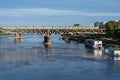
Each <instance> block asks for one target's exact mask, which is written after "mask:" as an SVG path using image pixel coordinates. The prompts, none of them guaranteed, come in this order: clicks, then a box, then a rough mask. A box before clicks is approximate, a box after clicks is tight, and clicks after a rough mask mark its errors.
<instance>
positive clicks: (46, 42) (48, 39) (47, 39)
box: [44, 36, 51, 44]
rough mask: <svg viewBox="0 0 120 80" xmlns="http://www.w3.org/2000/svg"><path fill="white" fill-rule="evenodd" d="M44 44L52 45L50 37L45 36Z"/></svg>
mask: <svg viewBox="0 0 120 80" xmlns="http://www.w3.org/2000/svg"><path fill="white" fill-rule="evenodd" d="M44 44H51V41H50V37H49V36H44Z"/></svg>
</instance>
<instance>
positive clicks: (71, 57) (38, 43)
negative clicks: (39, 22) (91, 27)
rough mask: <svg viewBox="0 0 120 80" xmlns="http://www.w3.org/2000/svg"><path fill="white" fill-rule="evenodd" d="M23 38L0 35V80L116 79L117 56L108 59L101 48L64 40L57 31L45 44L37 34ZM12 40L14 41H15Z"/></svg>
mask: <svg viewBox="0 0 120 80" xmlns="http://www.w3.org/2000/svg"><path fill="white" fill-rule="evenodd" d="M22 36H24V37H26V39H22V40H15V39H9V38H8V37H9V36H7V35H6V36H0V80H73V79H75V80H80V79H81V80H88V79H90V80H96V79H98V80H118V79H119V78H120V75H119V73H120V62H119V61H117V60H118V59H119V58H114V60H115V61H114V60H110V59H109V58H108V57H106V55H104V54H103V52H102V50H96V49H95V50H89V49H85V46H84V44H80V43H77V42H72V41H71V42H70V43H66V42H64V41H62V40H61V39H59V38H61V36H60V35H56V36H53V37H51V41H52V44H51V45H44V44H43V43H42V42H43V37H42V36H39V35H36V34H34V35H22ZM14 41H15V42H14ZM116 59H117V60H116Z"/></svg>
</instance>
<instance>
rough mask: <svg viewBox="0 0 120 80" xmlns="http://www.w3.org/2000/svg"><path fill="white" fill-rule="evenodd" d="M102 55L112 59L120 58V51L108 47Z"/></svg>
mask: <svg viewBox="0 0 120 80" xmlns="http://www.w3.org/2000/svg"><path fill="white" fill-rule="evenodd" d="M104 53H105V54H107V55H110V56H113V57H120V49H116V50H115V49H113V48H112V47H108V48H106V49H105V51H104Z"/></svg>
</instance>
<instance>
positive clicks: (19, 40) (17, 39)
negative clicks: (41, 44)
mask: <svg viewBox="0 0 120 80" xmlns="http://www.w3.org/2000/svg"><path fill="white" fill-rule="evenodd" d="M14 40H15V42H21V40H22V39H20V38H15V39H14Z"/></svg>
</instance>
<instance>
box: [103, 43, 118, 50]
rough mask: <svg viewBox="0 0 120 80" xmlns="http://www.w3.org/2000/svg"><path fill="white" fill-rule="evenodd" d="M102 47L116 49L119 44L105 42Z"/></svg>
mask: <svg viewBox="0 0 120 80" xmlns="http://www.w3.org/2000/svg"><path fill="white" fill-rule="evenodd" d="M104 47H105V48H108V47H112V48H113V49H118V48H120V46H119V45H116V44H106V45H104Z"/></svg>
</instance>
